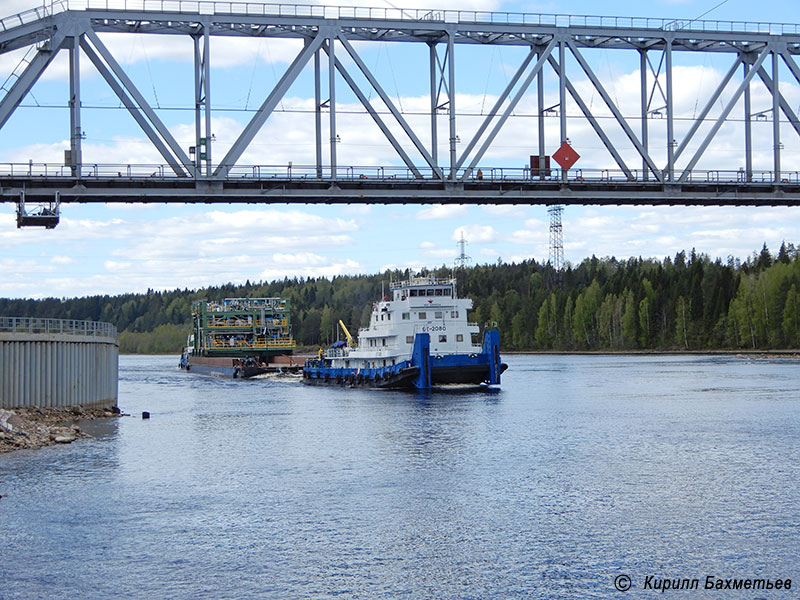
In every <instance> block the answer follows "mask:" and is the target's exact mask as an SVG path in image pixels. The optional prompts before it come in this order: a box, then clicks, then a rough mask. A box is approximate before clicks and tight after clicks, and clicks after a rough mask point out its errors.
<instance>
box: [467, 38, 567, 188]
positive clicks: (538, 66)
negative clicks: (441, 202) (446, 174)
mask: <svg viewBox="0 0 800 600" xmlns="http://www.w3.org/2000/svg"><path fill="white" fill-rule="evenodd" d="M555 46H556V39H555V38H553V39H552V40H550V43H549V44H547V47H546V48H545V49H544V50H543V51H542V52H541V53H540V54H539V59H538V60H537V61H536V64H535V65H534V67H533V69H531V72H530V73H528V76H527V77H526V78H525V80H524V81H523V82H522V85H521V86H520V87H519V89H518V90H517V93H516V94H515V95H514V97H513V98H512V99H511V101H510V102H509V103H508V106H506V110H505V111H504V112H503V114H502V115H501V116H500V118H499V119H498V121H497V123H496V124H495V126H494V127H493V128H492V131H491V132H490V133H489V135H488V136H487V138H486V140H484V142H483V144H482V145H481V147H480V148H479V149H478V152H476V153H475V156H474V157H473V158H472V161H470V163H469V166H468V167H467V168H466V169H465V171H464V173H463V174H462V175H461V177H460V179H462V180H464V179H466V178H467V176H468V175H469V174H470V173H471V172H472V170H473V169H474V168H475V166H476V165H477V164H478V162H480V160H481V158H483V155H484V154H485V153H486V151H487V150H488V149H489V146H490V145H491V143H492V142H493V141H494V139H495V138H496V137H497V134H498V132H499V131H500V129H501V128H502V127H503V125H504V124H505V122H506V120H508V117H509V116H511V113H512V112H513V111H514V109H515V108H516V106H517V104H519V101H520V100H521V99H522V96H524V95H525V92H526V91H527V90H528V87H529V86H530V85H531V82H532V81H533V78H534V77H536V76H537V75H538V74H539V72H540V71H541V70H542V67H543V66H544V63H545V62H546V61H547V59H548V57H549V56H550V55H551V54H552V52H553V48H555Z"/></svg>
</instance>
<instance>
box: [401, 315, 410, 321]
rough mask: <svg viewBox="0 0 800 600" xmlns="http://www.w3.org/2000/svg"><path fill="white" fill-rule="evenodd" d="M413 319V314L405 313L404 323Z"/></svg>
mask: <svg viewBox="0 0 800 600" xmlns="http://www.w3.org/2000/svg"><path fill="white" fill-rule="evenodd" d="M410 318H411V313H403V321H408V320H409V319H410Z"/></svg>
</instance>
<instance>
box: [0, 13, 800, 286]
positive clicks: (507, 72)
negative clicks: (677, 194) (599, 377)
mask: <svg viewBox="0 0 800 600" xmlns="http://www.w3.org/2000/svg"><path fill="white" fill-rule="evenodd" d="M39 4H40V2H35V1H26V0H10V1H9V0H6V1H4V2H2V3H0V13H3V14H2V15H0V16H5V15H7V14H12V13H14V12H17V11H20V10H24V9H25V8H29V7H32V6H36V5H39ZM392 4H394V5H397V6H403V7H431V6H432V7H434V8H452V7H457V8H461V9H471V8H476V9H480V10H495V11H520V12H531V13H565V12H567V11H566V10H565V9H566V8H567V6H565V5H563V3H555V2H477V0H466V1H460V2H453V1H452V0H447V1H442V2H437V3H430V2H418V3H414V4H402V5H401V4H399V3H397V2H393V3H392ZM719 4H720V0H713V1H708V2H705V1H703V2H696V1H685V2H680V1H672V2H668V1H663V0H662V1H658V0H656V1H654V2H651V3H649V4H647V5H644V4H638V3H637V4H634V3H630V2H605V3H603V5H602V12H603V13H604V14H607V15H614V14H617V15H624V16H631V15H636V16H653V17H664V18H680V19H690V18H696V17H699V16H701V15H703V14H704V13H706V12H708V11H710V12H708V14H707V15H706V17H705V18H706V19H719V20H726V21H727V20H734V21H738V20H743V21H766V22H784V23H798V22H800V6H798V5H796V4H794V3H787V2H776V1H770V0H767V1H764V2H760V3H759V5H758V9H757V11H756V9H755V8H754V7H753V4H752V3H751V2H744V1H741V0H728V1H727V2H724V3H722V5H720V6H717V5H719ZM364 5H365V6H389V4H388V3H386V2H385V1H384V2H379V1H377V0H371V1H369V2H366V3H364ZM598 6H599V5H598V4H597V3H596V2H586V1H580V0H578V1H573V2H570V3H569V4H568V9H569V13H570V14H577V15H582V14H583V15H592V14H597V12H598V10H600V9H599V8H598ZM715 7H716V8H715ZM103 39H104V41H105V43H106V44H107V45H108V46H109V47H111V48H112V49H113V52H114V55H115V57H116V58H117V59H118V60H119V61H120V62H121V63H122V64H123V66H124V67H125V69H126V71H127V72H128V73H129V74H130V76H131V77H132V78H133V80H134V81H135V82H136V84H137V85H138V86H139V89H140V90H141V91H142V92H143V93H144V95H145V96H146V97H147V99H148V101H149V102H150V103H151V104H152V105H153V106H155V107H157V112H158V114H159V116H160V117H161V118H162V119H163V120H164V122H165V123H166V124H167V126H168V127H169V128H170V129H171V131H172V132H173V134H174V135H175V136H176V138H177V139H178V140H179V141H180V142H181V143H182V144H183V145H186V146H188V145H190V144H191V143H192V141H191V140H192V137H193V128H194V126H193V113H192V103H193V80H192V77H193V75H192V68H191V62H190V57H191V46H190V44H189V42H188V41H187V40H186V39H183V38H178V37H167V36H149V37H144V36H134V35H122V36H120V35H108V36H104V37H103ZM396 46H403V47H402V48H396ZM415 46H416V45H399V44H394V45H393V44H370V45H364V46H360V47H358V49H359V51H360V52H361V53H362V54H361V55H362V57H363V58H364V60H365V62H366V63H367V64H368V66H369V67H370V68H371V69H373V71H374V72H375V73H377V74H378V76H379V78H380V80H381V83H382V85H383V87H384V88H385V89H386V91H387V93H388V94H389V95H391V96H392V97H393V98H394V99H395V101H396V103H397V104H398V105H399V106H400V107H401V109H402V110H403V111H404V113H406V115H407V118H408V119H409V121H410V122H411V123H412V124H416V125H417V126H418V127H419V128H420V129H419V130H420V131H425V125H424V123H425V122H426V120H427V118H426V117H423V116H415V112H417V111H425V110H427V106H428V103H429V99H428V97H427V86H428V80H427V70H426V69H427V56H426V53H425V50H426V49H425V48H423V47H420V48H417V47H415ZM298 48H299V46H298V45H297V44H296V43H294V44H292V43H288V44H287V43H285V42H281V41H270V42H266V41H259V40H225V41H222V40H219V41H217V40H216V39H215V40H214V41H213V42H212V54H213V59H212V61H213V62H212V66H213V72H212V78H211V80H212V99H213V104H214V106H215V107H218V108H219V110H218V111H216V112H215V114H214V118H213V120H212V130H213V131H214V135H215V137H216V140H217V141H216V142H215V145H214V153H215V156H216V158H220V157H221V155H222V153H224V151H225V150H226V149H227V147H228V146H229V145H230V143H231V142H232V140H233V139H235V137H236V135H238V132H239V131H240V130H241V129H242V127H243V126H244V124H245V123H246V121H247V120H248V119H249V116H250V115H251V114H252V113H251V112H248V111H251V110H252V109H253V108H254V107H257V106H258V105H259V104H260V103H261V102H262V101H263V98H264V95H265V94H266V93H267V92H268V90H269V89H270V88H271V86H272V85H273V83H274V82H275V81H276V79H277V78H278V77H280V75H281V74H282V73H283V71H284V70H285V69H286V66H287V64H288V62H289V61H290V60H291V59H292V58H293V57H294V55H295V53H296V52H297V49H298ZM681 54H682V55H681V56H680V57H677V58H676V62H677V67H678V69H677V70H676V106H677V107H678V110H679V111H682V114H684V115H687V116H691V115H692V114H693V113H696V111H697V105H698V99H699V102H700V104H702V102H703V97H704V96H703V95H702V94H700V93H698V91H697V90H698V89H709V88H711V89H713V87H714V85H715V83H716V81H718V80H719V79H720V78H721V77H722V75H724V73H725V72H726V71H727V70H728V68H729V66H730V64H731V62H732V58H730V57H728V56H716V57H712V56H708V55H687V54H686V53H681ZM20 57H21V56H20V53H14V54H11V55H6V56H0V77H2V78H3V79H5V77H6V76H7V75H8V74H9V73H10V72H11V70H12V69H13V68H14V67H15V66H16V64H17V62H18V61H19V60H20ZM587 57H588V58H589V60H590V61H591V63H592V65H593V68H594V69H595V72H596V73H597V74H598V76H599V77H601V78H602V80H603V82H604V85H605V86H606V87H607V89H608V90H609V93H610V94H612V95H613V96H614V98H615V101H616V102H617V103H618V104H619V105H620V106H622V107H623V111H624V112H626V114H630V113H635V112H636V111H638V64H637V63H636V59H635V58H633V57H632V55H631V54H629V53H623V52H614V51H594V52H587ZM522 58H523V54H522V51H520V50H515V49H509V48H504V49H499V48H496V47H488V48H461V47H459V48H458V49H457V65H458V72H457V76H456V80H457V92H458V97H457V104H458V107H459V111H461V110H463V111H464V112H465V113H470V114H475V115H478V116H475V117H467V116H464V117H460V118H459V137H461V138H462V139H468V137H469V135H470V133H471V131H474V129H475V128H476V127H477V124H478V122H479V120H480V117H479V115H480V114H481V113H482V112H485V111H488V109H489V107H491V105H492V103H493V102H494V99H495V98H496V97H497V94H499V92H500V91H501V90H502V89H503V87H504V86H505V82H506V81H507V80H508V78H509V77H511V75H512V74H513V72H514V70H515V69H516V67H517V65H518V64H519V63H520V62H521V60H522ZM88 64H89V61H88V60H86V59H84V60H83V65H84V70H83V78H82V91H83V103H84V111H83V129H84V132H85V134H86V140H85V142H84V161H85V162H86V163H92V162H97V163H114V164H120V165H125V164H150V163H160V162H163V161H162V160H161V158H160V156H159V155H158V154H157V152H156V151H155V150H154V149H153V147H152V146H151V145H150V144H149V142H148V141H147V140H146V138H145V137H144V135H143V134H142V133H141V132H140V130H139V129H138V128H137V126H136V124H135V122H134V121H133V120H132V119H131V118H130V116H129V115H128V113H127V112H126V111H124V110H121V109H120V107H119V102H118V101H117V99H116V97H115V96H114V95H113V93H112V92H111V90H110V89H109V88H108V86H107V85H106V84H105V82H103V81H102V79H101V78H100V77H99V76H98V75H97V73H96V72H94V71H93V70H92V69H91V68H90V67H89V66H88ZM414 65H419V68H415V67H414ZM66 73H67V70H66V63H65V61H64V60H60V61H57V62H56V63H55V64H53V65H52V66H51V67H50V69H49V70H48V71H47V72H46V73H45V75H44V76H43V77H42V79H41V80H40V81H39V82H38V83H37V84H36V86H35V87H34V89H33V91H32V95H31V96H29V97H28V98H27V99H26V100H25V102H24V106H22V107H20V108H19V109H18V110H17V112H16V113H15V114H14V116H13V117H12V118H11V120H10V121H9V122H8V123H7V124H6V126H5V127H4V128H3V129H2V131H0V162H3V163H27V162H28V160H34V161H36V162H48V163H59V162H61V161H62V160H63V151H64V149H66V148H68V147H69V145H68V141H67V139H68V128H69V118H68V113H67V110H66V99H67V94H68V84H67V79H66ZM572 73H573V74H574V75H573V76H574V81H575V83H576V85H577V86H578V87H581V86H584V87H583V88H582V89H584V90H585V97H586V99H587V101H589V102H592V103H593V109H596V110H598V111H599V110H600V108H599V105H600V99H599V98H598V97H597V95H596V94H592V92H591V91H590V90H589V89H588V84H587V82H586V81H585V79H582V78H581V77H578V76H577V71H574V70H573V71H572ZM553 82H554V79H552V78H551V79H550V85H549V86H548V91H547V94H548V95H550V96H552V94H553V87H552V83H553ZM345 87H346V86H345V84H344V83H343V82H341V83H340V85H338V86H337V108H338V110H339V116H338V125H339V127H338V131H339V134H340V136H341V143H340V144H339V146H338V153H339V156H338V162H339V164H340V165H355V166H356V167H359V166H361V167H365V166H366V165H375V164H386V165H389V164H398V163H399V161H398V159H397V157H396V155H394V153H393V152H392V151H391V149H388V148H387V146H386V144H385V143H384V142H383V140H382V137H381V134H380V133H379V132H378V131H377V130H376V129H375V127H374V126H373V125H372V124H371V121H370V120H369V119H368V118H366V117H364V115H363V114H359V113H360V112H362V111H360V110H358V107H357V101H356V100H355V98H354V97H353V95H352V94H351V93H348V92H347V91H346V90H345ZM782 91H783V93H784V95H785V96H786V97H787V98H788V99H789V101H790V103H791V104H792V105H793V106H794V107H795V108H797V107H798V106H800V86H798V85H796V82H794V81H790V79H789V77H788V76H786V77H784V78H782ZM753 97H754V110H762V109H765V108H768V107H769V98H768V97H767V96H766V95H765V94H764V93H763V91H762V92H761V93H759V92H758V91H756V90H754V95H753ZM373 98H374V94H373ZM555 102H557V95H556V96H555V97H554V102H553V103H555ZM532 106H535V97H534V96H529V97H526V98H524V99H523V101H522V102H521V104H520V106H519V107H518V110H517V111H515V116H514V117H512V118H511V119H509V122H508V123H507V125H506V128H505V129H504V130H503V132H502V133H501V135H500V136H499V138H498V140H497V142H496V144H495V145H493V146H492V148H491V150H490V151H489V152H488V153H487V156H486V157H485V159H484V161H483V162H482V164H485V165H487V166H489V167H491V166H497V167H514V168H518V167H521V166H523V165H524V164H525V163H526V161H527V156H528V155H529V154H531V153H535V152H536V150H535V144H536V132H535V122H534V120H533V119H530V118H529V117H527V116H526V115H529V114H531V107H532ZM311 108H313V91H312V89H311V87H310V77H309V76H308V74H305V75H304V76H303V77H301V79H300V80H299V81H298V82H297V84H296V85H295V86H293V87H292V89H290V91H289V93H288V94H287V96H286V98H285V99H284V100H283V101H282V103H281V105H280V107H279V110H278V112H276V113H275V114H274V115H273V117H271V118H270V120H269V121H268V122H267V124H266V125H265V127H264V128H263V130H262V131H261V132H260V134H259V136H258V137H257V138H256V140H255V142H254V144H252V145H251V147H250V148H249V149H248V151H247V152H246V153H245V155H244V156H243V158H242V160H241V161H240V164H270V165H286V164H288V162H289V161H292V162H293V164H294V165H303V164H311V163H312V162H313V117H312V115H310V114H308V113H307V112H305V111H307V110H310V109H311ZM573 110H576V109H574V108H573ZM570 112H571V111H570V110H569V109H568V113H570ZM324 117H325V118H324V119H323V120H326V118H327V115H324ZM441 118H442V121H441V126H440V132H439V136H440V140H446V138H447V123H446V117H445V116H443V117H441ZM737 127H738V126H737V125H736V124H732V125H731V126H725V127H723V129H722V131H721V132H720V135H719V136H718V138H717V139H716V140H715V143H714V145H713V146H712V148H711V151H710V152H709V153H708V158H707V159H704V160H705V161H707V162H706V163H705V165H704V164H703V163H701V164H700V165H699V166H700V167H701V168H702V167H703V166H705V168H730V169H731V170H735V169H736V168H738V167H740V166H742V165H741V164H740V163H741V162H742V160H743V158H742V156H743V152H742V151H741V149H740V148H741V143H740V140H741V135H740V131H739V130H738V129H737ZM771 127H772V124H771V123H768V122H765V123H759V124H757V126H756V128H755V131H754V135H755V136H756V138H757V140H762V141H764V143H762V144H759V143H758V141H757V146H758V148H759V149H760V150H759V152H757V153H756V156H755V161H756V168H766V169H768V168H769V166H770V160H771V152H770V151H764V149H765V148H769V144H768V140H769V135H770V134H771ZM557 129H558V121H557V119H551V120H550V121H549V122H548V124H547V135H548V147H549V146H552V148H551V149H550V151H551V152H552V151H553V150H555V148H556V147H557V146H558V139H557V138H558V131H557ZM783 132H784V133H783V138H784V147H785V149H784V154H783V167H784V169H785V170H787V171H800V164H798V160H797V157H798V156H800V141H798V139H797V136H796V135H795V134H794V132H793V131H791V130H790V128H789V127H788V125H786V124H784V126H783ZM568 135H569V137H570V139H571V141H572V142H573V145H574V146H575V147H576V148H577V149H578V151H579V152H580V153H581V155H582V158H581V163H580V165H579V166H582V167H584V168H587V169H588V168H604V167H608V166H612V161H611V160H610V158H609V157H608V155H607V153H606V152H605V150H604V149H603V147H602V144H601V143H600V142H599V140H598V139H597V138H596V136H594V134H592V133H591V132H589V130H588V126H587V124H586V123H585V121H584V122H581V120H579V119H570V122H569V133H568ZM659 135H663V132H661V133H660V132H659V130H658V124H656V123H654V124H653V141H652V148H654V149H655V148H658V147H659V143H658V137H659ZM619 139H621V138H619ZM662 145H665V144H662ZM624 146H625V145H624V143H622V144H620V148H621V150H622V152H623V155H625V156H626V158H629V157H632V156H633V154H632V150H631V149H630V148H626V147H624ZM654 154H655V155H656V156H659V153H658V152H657V151H655V150H654ZM440 156H441V157H442V159H441V161H440V162H444V160H445V159H446V156H447V149H446V147H445V146H444V145H442V146H441V147H440ZM630 163H631V164H632V165H634V166H638V161H635V160H633V159H632V158H631V160H630ZM462 231H463V232H464V234H465V237H466V239H467V240H468V242H469V245H468V248H467V253H468V254H469V255H470V256H471V257H472V260H473V263H487V262H495V261H497V260H498V259H502V260H504V261H506V262H511V261H520V260H524V259H526V258H535V259H537V260H539V261H546V260H547V257H548V239H549V233H548V216H547V211H546V208H545V207H538V206H533V207H530V206H514V207H494V206H480V207H478V206H471V207H467V206H435V205H434V206H417V207H414V206H359V205H353V206H312V205H294V206H287V205H279V204H276V205H237V206H230V205H198V206H184V205H176V206H164V205H112V204H109V205H66V206H64V207H63V212H62V220H61V223H60V224H59V226H58V227H57V228H56V229H54V230H49V231H42V230H35V229H32V228H28V229H23V230H18V229H16V225H15V221H14V207H13V205H9V204H7V205H2V206H0V296H3V297H45V296H56V297H73V296H82V295H88V294H106V293H107V294H117V293H123V292H129V291H144V290H146V289H148V288H153V289H174V288H176V287H179V288H184V287H189V288H196V287H201V286H206V285H216V284H222V283H226V282H234V283H243V282H244V281H246V280H250V281H258V280H270V279H275V278H283V277H284V276H289V277H293V276H305V277H308V276H329V277H330V276H333V275H338V274H352V273H374V272H377V271H381V270H383V269H385V268H387V267H395V266H396V267H402V268H404V267H411V268H420V267H423V266H438V265H442V264H450V265H452V264H453V260H454V258H455V256H456V254H457V247H456V242H457V240H458V238H459V237H460V234H461V232H462ZM783 240H786V241H787V242H793V243H795V244H798V243H799V242H800V209H796V208H758V209H755V208H725V209H723V208H717V207H706V208H674V207H673V208H670V207H635V208H622V207H591V206H589V207H571V206H570V207H567V208H566V209H565V211H564V243H565V257H566V259H567V260H568V261H572V262H579V261H580V260H582V259H583V258H585V257H588V256H591V255H593V254H594V255H597V256H616V257H617V258H626V257H629V256H643V257H659V258H663V257H664V256H667V255H674V254H675V253H676V252H679V251H681V250H684V249H685V250H687V251H688V250H690V249H691V248H696V249H697V251H699V252H704V253H707V254H709V255H711V256H712V257H717V256H718V257H721V258H723V259H726V258H727V257H728V256H734V257H738V258H746V257H747V256H748V255H749V254H751V253H752V252H753V251H757V250H759V249H760V248H761V245H762V244H763V243H766V244H767V245H768V246H769V247H770V248H771V249H773V250H777V249H778V247H779V246H780V244H781V242H782V241H783Z"/></svg>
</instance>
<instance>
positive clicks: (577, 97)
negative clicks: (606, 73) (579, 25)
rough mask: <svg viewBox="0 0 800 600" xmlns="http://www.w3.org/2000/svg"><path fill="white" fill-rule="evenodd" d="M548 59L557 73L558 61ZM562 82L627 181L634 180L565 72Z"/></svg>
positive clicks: (553, 58) (551, 57) (552, 58)
mask: <svg viewBox="0 0 800 600" xmlns="http://www.w3.org/2000/svg"><path fill="white" fill-rule="evenodd" d="M549 60H550V66H551V67H553V70H554V71H555V72H556V73H559V72H560V68H559V64H558V61H557V60H556V59H555V57H554V56H552V55H551V56H550V59H549ZM564 84H565V85H566V87H567V90H568V91H569V93H570V95H571V96H572V99H573V100H575V103H576V104H577V105H578V107H579V108H580V109H581V112H583V115H584V116H585V117H586V120H587V121H589V124H590V125H591V126H592V128H593V129H594V132H595V133H596V134H597V136H598V137H599V138H600V141H602V142H603V145H604V146H605V147H606V150H608V152H609V153H610V154H611V156H612V157H613V158H614V160H615V161H616V163H617V165H618V166H619V168H620V169H622V172H623V173H625V176H626V177H627V178H628V180H629V181H633V180H635V179H636V178H635V177H634V175H633V173H632V172H631V170H630V169H629V168H628V165H627V164H625V161H624V160H623V158H622V156H621V155H620V153H619V152H618V151H617V149H616V147H615V146H614V144H613V143H612V142H611V139H609V137H608V135H606V132H605V131H603V128H602V126H601V125H600V123H599V122H598V121H597V119H596V118H595V116H594V115H593V114H592V111H591V110H590V109H589V107H588V106H586V103H585V102H584V101H583V98H581V95H580V93H578V90H577V89H575V86H574V85H573V84H572V82H571V81H570V80H569V77H567V76H566V74H565V75H564Z"/></svg>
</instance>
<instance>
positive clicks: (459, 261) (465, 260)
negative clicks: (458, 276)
mask: <svg viewBox="0 0 800 600" xmlns="http://www.w3.org/2000/svg"><path fill="white" fill-rule="evenodd" d="M470 260H472V257H471V256H467V240H466V238H465V237H464V232H463V231H462V232H461V239H460V240H458V256H457V257H456V269H466V268H467V265H468V264H469V261H470Z"/></svg>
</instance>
